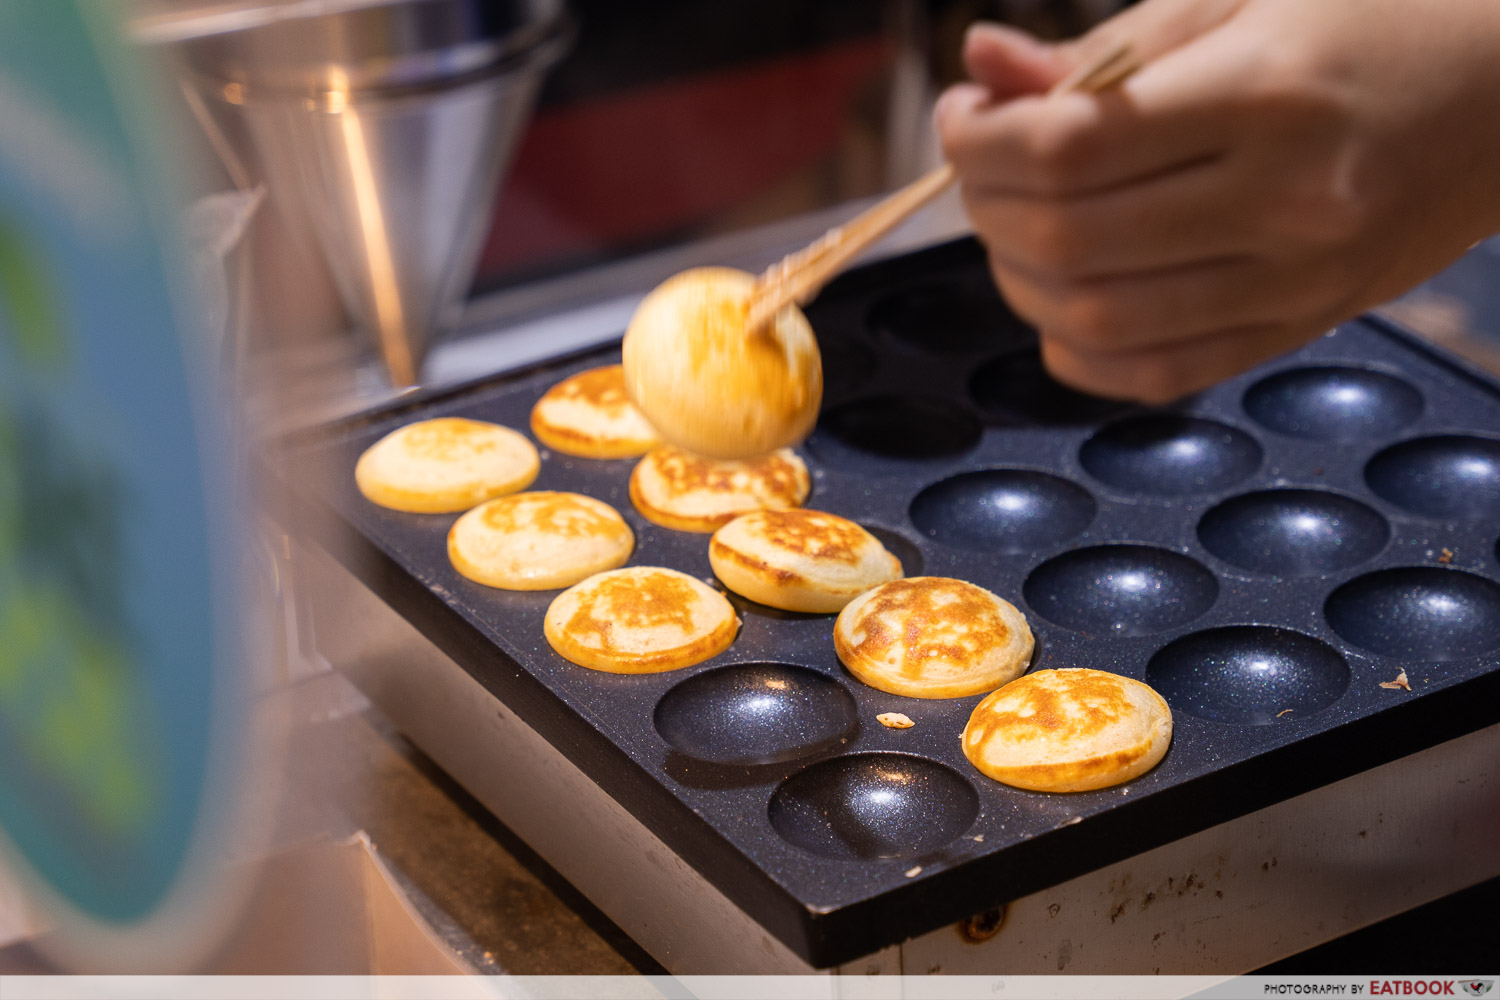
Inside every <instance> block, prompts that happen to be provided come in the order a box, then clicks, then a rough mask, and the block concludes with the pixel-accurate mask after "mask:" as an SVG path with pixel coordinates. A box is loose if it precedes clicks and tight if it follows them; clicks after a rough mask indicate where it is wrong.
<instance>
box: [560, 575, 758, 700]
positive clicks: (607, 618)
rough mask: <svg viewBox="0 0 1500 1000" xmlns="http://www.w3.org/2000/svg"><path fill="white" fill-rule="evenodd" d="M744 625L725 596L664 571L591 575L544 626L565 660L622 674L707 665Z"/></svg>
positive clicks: (569, 592)
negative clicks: (705, 663) (741, 625)
mask: <svg viewBox="0 0 1500 1000" xmlns="http://www.w3.org/2000/svg"><path fill="white" fill-rule="evenodd" d="M739 627H740V620H739V619H738V618H737V617H735V614H734V609H733V608H732V607H730V605H729V602H728V601H727V600H725V599H724V595H723V594H721V593H719V592H718V591H717V590H714V589H713V588H711V587H709V586H708V585H706V584H704V583H703V582H702V581H701V580H695V579H693V578H692V577H690V576H688V575H687V574H686V573H679V572H677V570H675V569H664V568H662V567H658V566H632V567H630V568H629V569H616V570H611V571H609V572H608V573H599V574H596V575H594V576H591V577H589V578H588V579H587V580H584V581H583V582H582V583H580V584H576V585H575V586H572V587H569V588H568V589H567V590H565V591H563V592H562V593H561V594H558V595H557V599H556V600H554V601H553V602H552V606H551V607H549V608H548V609H547V616H546V619H545V621H544V623H543V631H544V632H545V634H546V636H547V641H548V642H549V643H551V644H552V648H553V649H555V650H557V652H558V654H559V655H560V656H562V657H563V658H565V659H568V660H571V661H572V662H574V663H577V664H578V665H580V666H584V667H590V668H592V669H594V670H607V671H609V672H610V673H616V674H650V673H658V672H660V671H663V670H677V669H679V668H681V667H690V666H692V665H693V664H695V663H701V662H703V661H704V660H706V659H708V658H709V657H711V656H717V655H718V654H720V653H722V652H723V651H724V650H726V649H728V648H729V644H730V643H731V642H733V641H734V636H735V633H736V632H738V631H739Z"/></svg>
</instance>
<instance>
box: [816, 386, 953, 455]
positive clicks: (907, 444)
mask: <svg viewBox="0 0 1500 1000" xmlns="http://www.w3.org/2000/svg"><path fill="white" fill-rule="evenodd" d="M981 432H982V428H981V427H980V425H979V421H977V420H975V419H974V418H973V417H972V416H970V415H969V413H968V412H966V411H965V410H963V409H961V408H960V407H958V406H955V405H954V404H952V403H947V402H944V401H943V400H939V399H924V398H920V397H914V396H877V397H874V398H870V399H862V400H857V401H855V402H852V403H845V404H844V405H842V406H835V407H834V408H832V409H830V410H827V411H825V412H824V413H823V415H822V417H820V418H819V420H818V427H817V430H815V431H814V432H813V435H812V437H810V438H808V440H807V448H808V450H809V451H811V452H812V453H813V454H814V455H816V456H817V457H818V458H820V459H822V460H823V461H825V462H827V463H828V464H830V465H835V466H840V467H844V468H850V469H855V470H860V471H869V470H872V469H878V468H879V467H881V466H882V465H889V464H891V463H895V464H897V465H909V464H910V463H912V462H924V461H934V460H940V459H946V458H953V457H955V456H957V455H962V454H964V453H965V452H968V451H970V450H972V449H973V447H974V446H975V445H977V444H978V443H979V436H980V434H981Z"/></svg>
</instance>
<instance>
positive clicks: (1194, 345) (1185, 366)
mask: <svg viewBox="0 0 1500 1000" xmlns="http://www.w3.org/2000/svg"><path fill="white" fill-rule="evenodd" d="M1326 330H1327V326H1326V325H1325V324H1321V323H1315V322H1305V323H1294V324H1261V325H1251V326H1240V327H1233V328H1230V329H1223V330H1218V331H1215V332H1214V333H1212V334H1207V335H1205V336H1203V337H1200V338H1198V339H1195V340H1190V341H1187V342H1184V343H1178V344H1170V345H1166V346H1159V347H1152V348H1147V349H1144V350H1139V351H1129V352H1110V353H1102V352H1094V351H1090V350H1088V349H1087V348H1081V347H1079V346H1077V345H1074V344H1069V343H1066V342H1064V341H1061V340H1056V339H1054V338H1051V337H1047V336H1043V337H1042V344H1041V346H1042V362H1043V363H1044V364H1045V365H1046V366H1047V370H1048V371H1049V372H1050V373H1051V374H1052V376H1053V377H1054V378H1056V379H1057V380H1058V381H1059V382H1063V383H1065V384H1067V385H1070V386H1073V387H1074V388H1076V389H1080V390H1082V391H1084V392H1089V393H1092V394H1094V395H1097V396H1105V397H1108V398H1112V399H1130V400H1134V401H1136V402H1141V403H1151V404H1161V403H1170V402H1172V401H1173V400H1175V399H1180V398H1181V397H1183V396H1185V395H1188V394H1189V393H1193V392H1198V391H1199V390H1202V389H1206V388H1208V387H1209V386H1211V385H1214V384H1215V383H1217V382H1220V381H1222V380H1223V379H1226V378H1228V377H1230V376H1232V375H1237V374H1239V373H1240V372H1242V371H1244V370H1246V369H1247V368H1251V367H1253V366H1255V365H1257V364H1259V363H1261V362H1262V361H1267V360H1270V359H1271V358H1274V357H1277V356H1279V355H1281V354H1284V353H1286V352H1287V351H1291V350H1294V349H1296V348H1298V347H1300V346H1302V345H1303V344H1305V343H1307V342H1308V341H1311V340H1313V339H1315V338H1317V337H1318V336H1320V335H1321V334H1323V333H1324V332H1326Z"/></svg>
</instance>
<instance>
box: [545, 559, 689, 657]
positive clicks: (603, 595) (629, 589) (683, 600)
mask: <svg viewBox="0 0 1500 1000" xmlns="http://www.w3.org/2000/svg"><path fill="white" fill-rule="evenodd" d="M698 601H699V596H698V594H697V593H695V592H694V590H693V588H692V587H691V586H690V585H689V584H688V582H687V581H686V580H683V579H682V578H680V577H677V576H673V575H671V574H669V573H651V574H649V575H647V574H638V575H634V576H629V577H612V578H609V579H604V580H600V581H598V583H597V584H595V585H593V586H591V587H589V589H588V591H587V592H585V593H582V594H580V595H579V598H578V609H577V610H576V611H574V612H573V617H571V618H569V619H568V624H567V632H568V634H569V635H572V636H582V635H585V634H592V635H597V636H598V637H599V647H600V648H601V649H609V648H610V646H611V645H612V643H611V641H610V633H611V632H612V631H613V627H614V623H615V622H619V623H620V625H621V626H623V627H625V628H639V629H649V628H661V627H663V626H667V625H675V626H677V627H678V628H679V629H681V630H682V631H683V632H684V633H685V634H691V633H692V631H693V608H694V606H695V605H696V604H697V603H698Z"/></svg>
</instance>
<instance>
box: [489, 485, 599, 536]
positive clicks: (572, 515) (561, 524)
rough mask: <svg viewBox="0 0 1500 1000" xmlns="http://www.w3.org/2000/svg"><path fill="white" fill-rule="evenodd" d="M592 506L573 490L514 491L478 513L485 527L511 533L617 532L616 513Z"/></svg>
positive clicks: (593, 534) (579, 534)
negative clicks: (611, 515) (613, 514)
mask: <svg viewBox="0 0 1500 1000" xmlns="http://www.w3.org/2000/svg"><path fill="white" fill-rule="evenodd" d="M610 513H612V512H610V511H605V510H598V509H595V508H594V507H593V506H592V505H589V504H587V503H586V502H584V501H580V500H579V498H578V497H577V496H576V495H575V494H572V493H558V492H554V491H551V490H543V491H538V492H535V493H517V494H515V495H513V496H508V497H505V498H503V499H501V500H497V501H493V502H491V503H490V504H489V505H488V506H486V507H485V508H484V510H483V511H482V512H481V513H480V520H482V521H483V522H484V525H485V527H488V528H491V529H493V530H495V531H499V532H504V533H511V532H520V531H537V532H541V533H544V534H549V535H556V536H559V537H563V538H592V537H596V536H599V535H610V536H614V535H618V534H620V533H621V529H622V528H623V525H621V523H620V521H619V520H618V515H616V516H615V517H610V516H609V514H610Z"/></svg>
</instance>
